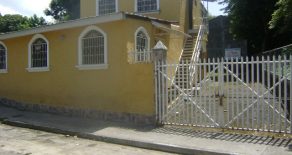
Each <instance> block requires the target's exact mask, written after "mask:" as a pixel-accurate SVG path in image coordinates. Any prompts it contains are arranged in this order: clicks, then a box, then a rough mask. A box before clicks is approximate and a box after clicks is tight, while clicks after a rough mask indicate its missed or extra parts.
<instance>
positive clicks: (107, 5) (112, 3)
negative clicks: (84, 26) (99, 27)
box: [96, 0, 118, 16]
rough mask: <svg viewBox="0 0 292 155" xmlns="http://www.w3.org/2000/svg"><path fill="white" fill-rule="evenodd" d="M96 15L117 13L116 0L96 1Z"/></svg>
mask: <svg viewBox="0 0 292 155" xmlns="http://www.w3.org/2000/svg"><path fill="white" fill-rule="evenodd" d="M96 4H97V15H98V16H100V15H107V14H111V13H115V12H117V9H118V4H117V0H97V1H96Z"/></svg>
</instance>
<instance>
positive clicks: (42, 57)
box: [30, 38, 48, 68]
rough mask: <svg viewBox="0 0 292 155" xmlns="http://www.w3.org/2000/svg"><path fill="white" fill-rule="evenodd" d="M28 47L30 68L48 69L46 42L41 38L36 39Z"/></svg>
mask: <svg viewBox="0 0 292 155" xmlns="http://www.w3.org/2000/svg"><path fill="white" fill-rule="evenodd" d="M30 46H31V47H30V50H31V51H30V60H31V61H30V68H44V67H48V44H47V41H46V40H45V39H43V38H37V39H35V40H34V41H33V43H32V44H31V45H30Z"/></svg>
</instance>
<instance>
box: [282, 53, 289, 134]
mask: <svg viewBox="0 0 292 155" xmlns="http://www.w3.org/2000/svg"><path fill="white" fill-rule="evenodd" d="M283 62H284V69H285V70H286V68H287V66H286V62H287V57H286V55H284V61H283ZM283 77H284V78H285V79H284V96H283V97H284V114H285V118H284V132H285V133H287V114H288V112H287V76H286V73H284V75H283Z"/></svg>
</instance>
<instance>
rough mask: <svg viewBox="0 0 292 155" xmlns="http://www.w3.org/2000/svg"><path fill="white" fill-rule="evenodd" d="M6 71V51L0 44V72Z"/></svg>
mask: <svg viewBox="0 0 292 155" xmlns="http://www.w3.org/2000/svg"><path fill="white" fill-rule="evenodd" d="M1 70H2V71H4V70H7V50H6V47H5V46H4V45H3V44H1V43H0V71H1Z"/></svg>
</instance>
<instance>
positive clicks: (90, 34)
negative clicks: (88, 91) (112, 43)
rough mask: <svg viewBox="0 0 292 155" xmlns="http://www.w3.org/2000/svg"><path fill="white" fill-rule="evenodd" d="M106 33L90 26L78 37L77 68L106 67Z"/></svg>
mask: <svg viewBox="0 0 292 155" xmlns="http://www.w3.org/2000/svg"><path fill="white" fill-rule="evenodd" d="M106 51H107V42H106V34H105V33H104V32H103V31H102V30H101V29H99V28H97V27H95V26H90V27H88V28H87V29H86V30H84V31H83V33H82V34H81V35H80V37H79V66H78V68H79V69H105V68H106V67H107V65H106V64H107V53H106Z"/></svg>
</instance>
